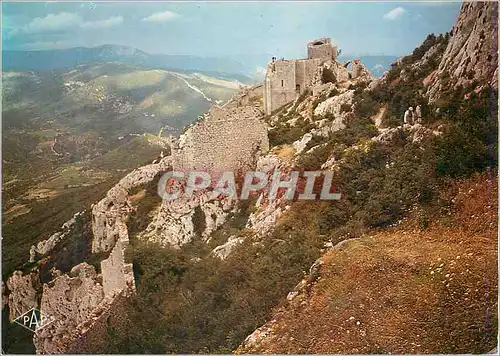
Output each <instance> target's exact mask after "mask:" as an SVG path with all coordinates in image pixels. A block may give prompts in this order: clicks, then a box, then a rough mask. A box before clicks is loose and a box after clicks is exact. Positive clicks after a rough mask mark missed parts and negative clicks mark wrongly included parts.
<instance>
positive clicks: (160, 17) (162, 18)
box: [142, 11, 179, 23]
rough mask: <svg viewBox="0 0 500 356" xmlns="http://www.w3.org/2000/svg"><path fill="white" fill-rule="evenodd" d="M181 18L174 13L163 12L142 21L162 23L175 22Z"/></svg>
mask: <svg viewBox="0 0 500 356" xmlns="http://www.w3.org/2000/svg"><path fill="white" fill-rule="evenodd" d="M178 17H179V14H177V13H175V12H172V11H163V12H155V13H154V14H151V15H149V16H148V17H145V18H143V19H142V21H146V22H152V23H161V22H167V21H172V20H175V19H176V18H178Z"/></svg>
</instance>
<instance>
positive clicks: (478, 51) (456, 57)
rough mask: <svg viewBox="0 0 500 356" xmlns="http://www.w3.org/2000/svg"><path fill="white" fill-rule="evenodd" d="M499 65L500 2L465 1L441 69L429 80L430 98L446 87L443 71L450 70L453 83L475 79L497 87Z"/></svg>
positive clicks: (469, 82)
mask: <svg viewBox="0 0 500 356" xmlns="http://www.w3.org/2000/svg"><path fill="white" fill-rule="evenodd" d="M497 66H498V3H497V2H464V3H462V7H461V9H460V14H459V15H458V19H457V22H456V23H455V25H454V26H453V29H452V37H451V38H450V41H449V42H448V46H447V48H446V50H445V52H444V54H443V57H442V60H441V63H440V64H439V69H438V71H437V73H436V74H435V75H434V76H433V79H432V80H431V83H430V84H429V87H428V90H427V95H428V97H429V100H430V101H431V102H433V101H435V100H436V99H437V98H438V97H439V96H440V95H441V92H442V91H443V90H444V89H446V88H445V87H444V86H443V83H442V81H441V79H440V77H441V75H442V74H443V73H449V74H450V80H449V82H450V84H451V85H452V86H453V87H457V86H458V85H462V86H463V87H466V86H467V85H469V84H471V83H473V82H474V81H476V82H477V83H488V84H491V85H492V86H494V87H498V76H497V75H496V73H497Z"/></svg>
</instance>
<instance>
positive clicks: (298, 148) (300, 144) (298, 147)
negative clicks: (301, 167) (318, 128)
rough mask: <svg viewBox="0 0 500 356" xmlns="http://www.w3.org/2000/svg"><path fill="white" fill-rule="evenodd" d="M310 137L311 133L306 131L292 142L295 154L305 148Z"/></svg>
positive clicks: (311, 136)
mask: <svg viewBox="0 0 500 356" xmlns="http://www.w3.org/2000/svg"><path fill="white" fill-rule="evenodd" d="M312 138H313V135H312V134H311V133H310V132H308V133H306V134H305V135H304V136H302V138H301V139H300V140H297V141H295V142H294V143H292V146H293V148H294V149H295V154H300V153H302V152H303V151H304V150H305V148H306V146H307V144H308V143H309V141H311V140H312Z"/></svg>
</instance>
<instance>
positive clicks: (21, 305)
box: [7, 271, 40, 321]
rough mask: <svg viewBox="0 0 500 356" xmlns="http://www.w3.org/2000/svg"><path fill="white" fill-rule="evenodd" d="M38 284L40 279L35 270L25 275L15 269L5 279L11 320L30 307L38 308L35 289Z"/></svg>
mask: <svg viewBox="0 0 500 356" xmlns="http://www.w3.org/2000/svg"><path fill="white" fill-rule="evenodd" d="M39 286H40V281H39V276H38V272H36V271H35V272H31V273H30V274H27V275H23V272H21V271H15V272H14V273H13V274H12V276H11V277H10V278H9V279H8V280H7V288H8V290H9V310H10V315H9V318H10V320H11V321H13V320H14V319H16V318H18V317H20V316H21V315H23V314H24V313H26V312H27V311H29V310H30V309H31V308H38V301H37V289H38V288H39Z"/></svg>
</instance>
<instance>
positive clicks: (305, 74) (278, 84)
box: [264, 38, 337, 115]
mask: <svg viewBox="0 0 500 356" xmlns="http://www.w3.org/2000/svg"><path fill="white" fill-rule="evenodd" d="M336 59H337V47H336V46H332V44H331V41H330V39H329V38H320V39H317V40H313V41H310V42H309V43H308V44H307V59H291V60H288V59H287V60H285V59H281V60H276V59H275V58H273V60H272V61H271V62H270V63H269V65H268V67H267V74H266V79H265V81H264V112H265V113H266V114H267V115H270V114H271V113H272V112H273V111H274V110H276V109H277V108H279V107H281V106H283V105H285V104H287V103H289V102H291V101H293V100H295V99H296V98H297V97H298V96H299V95H300V94H302V93H303V92H304V91H305V90H306V89H307V88H308V87H310V86H312V85H313V84H314V82H316V81H317V80H318V79H319V78H320V76H321V68H320V66H321V64H323V62H325V61H328V60H336Z"/></svg>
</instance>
